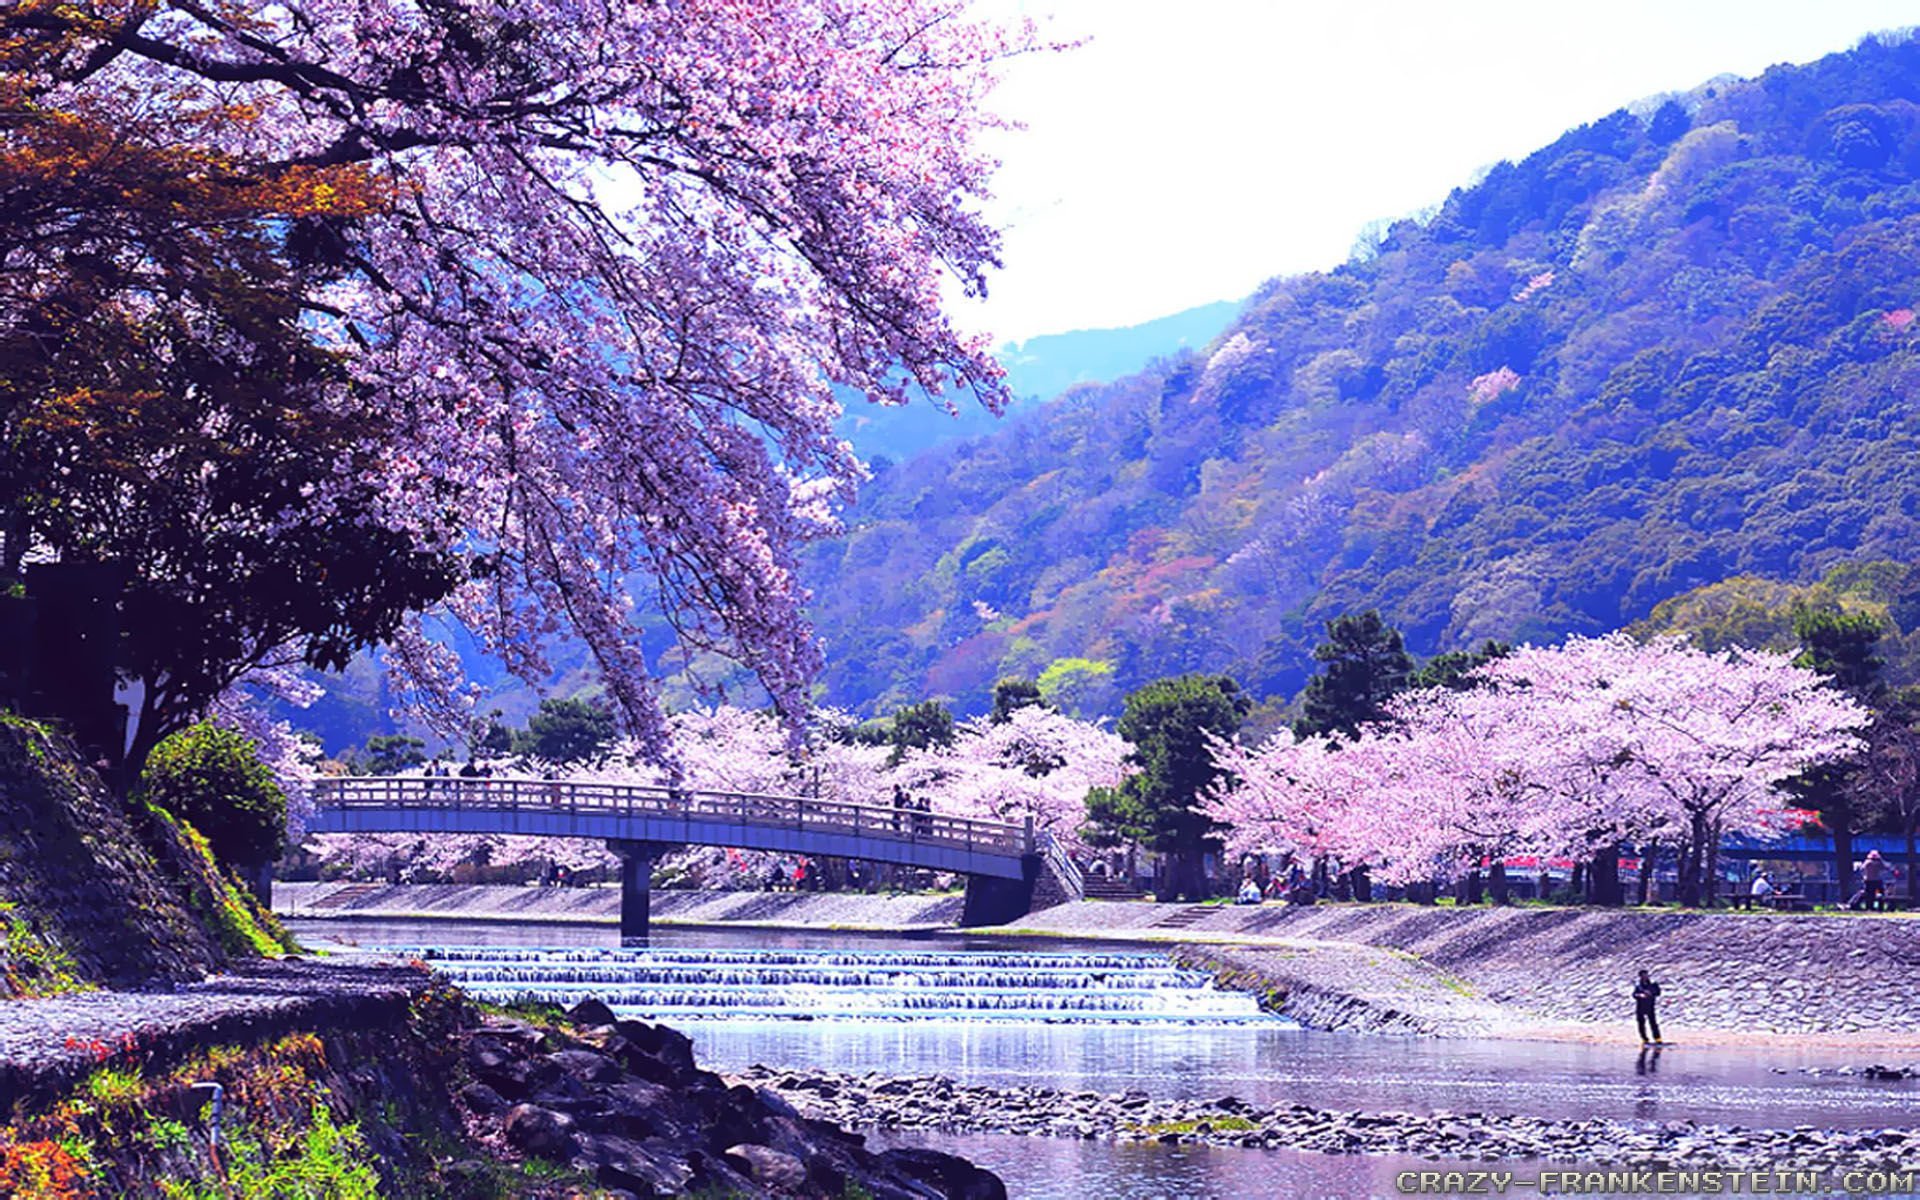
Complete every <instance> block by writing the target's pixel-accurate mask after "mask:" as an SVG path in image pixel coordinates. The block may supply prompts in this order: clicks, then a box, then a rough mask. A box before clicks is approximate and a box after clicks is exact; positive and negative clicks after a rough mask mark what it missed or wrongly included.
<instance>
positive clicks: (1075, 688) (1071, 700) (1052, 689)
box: [1036, 658, 1113, 717]
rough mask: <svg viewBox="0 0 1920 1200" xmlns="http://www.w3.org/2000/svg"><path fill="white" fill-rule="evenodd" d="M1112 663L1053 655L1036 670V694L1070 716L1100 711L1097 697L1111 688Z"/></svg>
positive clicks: (1081, 715) (1089, 714)
mask: <svg viewBox="0 0 1920 1200" xmlns="http://www.w3.org/2000/svg"><path fill="white" fill-rule="evenodd" d="M1112 681H1113V664H1112V663H1109V662H1100V661H1096V660H1094V659H1087V658H1056V659H1054V660H1053V661H1052V662H1050V663H1048V664H1047V669H1046V670H1044V671H1042V672H1040V678H1039V680H1038V681H1037V684H1036V686H1038V687H1039V689H1040V697H1041V699H1043V700H1045V701H1046V702H1047V703H1048V704H1051V705H1052V706H1053V707H1055V708H1057V709H1059V710H1060V711H1061V712H1063V713H1066V714H1067V715H1068V716H1070V717H1086V716H1091V715H1093V714H1095V713H1097V712H1099V711H1100V708H1101V704H1100V700H1101V698H1102V697H1103V695H1104V693H1105V692H1107V691H1109V690H1110V689H1111V685H1112Z"/></svg>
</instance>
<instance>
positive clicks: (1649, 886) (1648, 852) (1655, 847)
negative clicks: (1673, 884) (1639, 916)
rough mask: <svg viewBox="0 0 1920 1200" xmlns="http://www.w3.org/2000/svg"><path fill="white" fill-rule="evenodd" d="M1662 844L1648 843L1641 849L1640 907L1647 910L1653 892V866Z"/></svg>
mask: <svg viewBox="0 0 1920 1200" xmlns="http://www.w3.org/2000/svg"><path fill="white" fill-rule="evenodd" d="M1659 853H1660V843H1658V842H1648V843H1647V844H1646V845H1644V846H1642V847H1640V907H1642V908H1645V907H1646V906H1647V903H1648V901H1649V898H1650V897H1651V896H1652V895H1653V894H1654V892H1653V864H1654V860H1655V859H1656V858H1657V857H1658V856H1659Z"/></svg>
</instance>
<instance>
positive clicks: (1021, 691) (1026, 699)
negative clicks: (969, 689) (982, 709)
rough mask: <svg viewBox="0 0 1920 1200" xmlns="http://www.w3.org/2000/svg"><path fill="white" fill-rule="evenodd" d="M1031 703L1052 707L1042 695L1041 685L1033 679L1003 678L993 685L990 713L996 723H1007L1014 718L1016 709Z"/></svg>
mask: <svg viewBox="0 0 1920 1200" xmlns="http://www.w3.org/2000/svg"><path fill="white" fill-rule="evenodd" d="M1030 704H1039V705H1043V706H1047V707H1051V705H1047V702H1046V699H1045V698H1044V697H1043V696H1041V695H1040V685H1039V684H1037V683H1035V682H1034V681H1033V680H1031V679H1002V680H1001V681H1000V682H999V683H996V684H994V685H993V712H992V713H991V714H990V715H991V717H992V719H993V723H994V724H995V725H1005V724H1006V723H1007V722H1008V721H1009V720H1011V719H1012V717H1013V714H1014V710H1016V709H1021V708H1025V707H1027V706H1028V705H1030Z"/></svg>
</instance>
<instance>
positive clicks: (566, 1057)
mask: <svg viewBox="0 0 1920 1200" xmlns="http://www.w3.org/2000/svg"><path fill="white" fill-rule="evenodd" d="M546 1057H547V1061H548V1062H550V1063H552V1064H553V1065H554V1066H556V1067H559V1068H560V1069H561V1070H562V1071H564V1072H565V1073H566V1074H568V1075H570V1076H572V1077H573V1078H575V1079H577V1080H579V1081H580V1082H582V1083H617V1082H619V1080H620V1077H621V1075H622V1074H623V1072H622V1071H621V1070H620V1064H619V1063H617V1062H615V1061H613V1059H611V1058H609V1057H607V1056H606V1055H604V1054H602V1053H600V1052H599V1051H597V1050H588V1049H586V1048H584V1047H579V1046H576V1047H573V1048H572V1049H568V1050H561V1051H559V1052H557V1053H554V1054H549V1055H547V1056H546Z"/></svg>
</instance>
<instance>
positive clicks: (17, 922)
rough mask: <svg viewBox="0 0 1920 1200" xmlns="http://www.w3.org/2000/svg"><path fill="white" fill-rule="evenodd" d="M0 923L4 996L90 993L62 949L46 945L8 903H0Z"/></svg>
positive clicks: (17, 908) (71, 957)
mask: <svg viewBox="0 0 1920 1200" xmlns="http://www.w3.org/2000/svg"><path fill="white" fill-rule="evenodd" d="M0 921H4V922H5V924H6V957H5V959H4V960H0V979H3V980H4V982H5V984H6V996H7V997H11V998H14V999H31V998H34V997H39V996H60V995H65V994H67V993H69V992H85V991H91V990H92V989H93V985H92V984H90V983H87V982H85V981H83V980H82V979H80V977H79V967H78V966H77V965H76V964H75V963H74V961H73V955H71V954H69V953H68V952H67V950H66V948H65V947H64V946H61V945H59V944H57V943H55V942H52V941H49V940H48V939H47V938H46V937H45V936H43V935H42V934H41V933H40V931H39V930H37V929H35V928H34V927H33V924H32V923H31V922H29V921H28V920H27V919H26V917H25V916H23V915H22V914H21V912H20V909H19V906H18V905H16V904H14V903H13V902H12V901H9V900H0Z"/></svg>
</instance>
